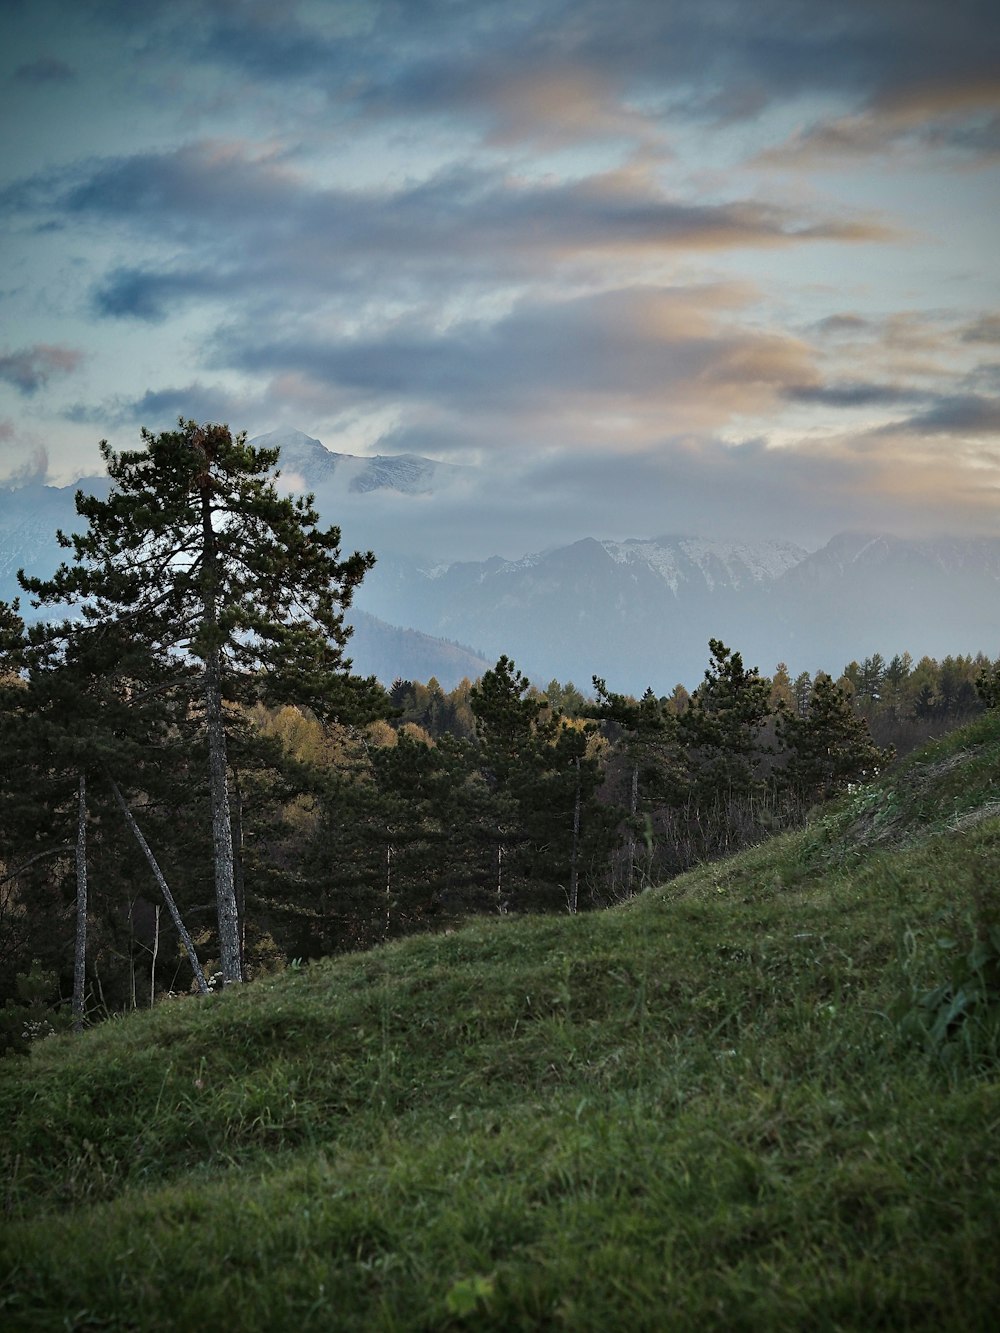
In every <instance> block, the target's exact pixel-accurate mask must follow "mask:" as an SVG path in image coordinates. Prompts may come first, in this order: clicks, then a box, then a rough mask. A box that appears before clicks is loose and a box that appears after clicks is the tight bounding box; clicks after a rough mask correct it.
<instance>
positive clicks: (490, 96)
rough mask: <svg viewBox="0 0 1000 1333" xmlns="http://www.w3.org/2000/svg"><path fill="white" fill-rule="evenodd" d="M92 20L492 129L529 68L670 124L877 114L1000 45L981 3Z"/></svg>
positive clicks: (249, 13)
mask: <svg viewBox="0 0 1000 1333" xmlns="http://www.w3.org/2000/svg"><path fill="white" fill-rule="evenodd" d="M93 12H94V13H95V14H97V15H98V16H100V17H103V18H105V19H107V20H109V21H111V22H113V23H115V24H116V25H119V26H121V25H129V26H139V25H140V21H141V28H142V31H143V32H144V33H145V34H146V35H148V34H149V30H150V28H151V27H155V29H156V37H157V40H158V41H159V42H160V43H161V44H164V43H170V44H172V45H174V46H175V47H176V49H177V50H179V51H183V52H185V53H187V54H188V55H189V57H190V58H191V59H192V60H201V61H207V62H211V63H213V64H215V65H224V66H228V67H229V68H231V69H233V70H235V71H238V72H239V73H241V74H243V75H245V76H247V77H251V78H253V79H254V80H255V81H266V82H271V83H281V84H286V85H290V84H300V85H302V84H305V85H309V86H311V87H314V88H319V89H321V90H323V91H324V92H326V93H327V94H328V96H329V98H330V101H331V103H332V104H334V105H336V106H340V107H350V108H353V109H355V110H362V111H364V110H367V111H369V112H370V113H373V114H380V115H393V116H412V115H414V114H418V115H419V114H426V115H429V116H440V115H441V114H442V113H444V114H446V115H452V116H456V115H457V116H467V115H468V114H469V113H470V112H473V113H476V114H478V115H484V114H485V115H486V116H491V115H492V116H493V117H495V118H499V120H500V121H501V122H502V121H503V119H504V117H505V116H506V117H508V118H509V113H510V109H511V100H512V98H513V97H514V96H515V95H516V94H515V90H516V89H517V88H518V87H519V86H523V80H524V77H525V72H527V73H528V75H529V76H530V77H531V78H533V79H535V80H537V81H544V80H545V79H546V78H547V77H557V76H558V75H559V74H560V73H561V72H562V71H564V70H565V69H566V68H567V66H568V65H572V67H573V68H574V69H575V70H577V71H583V72H585V73H587V74H589V75H590V76H592V77H593V78H595V79H596V80H597V81H598V82H602V83H603V84H604V85H605V86H606V87H607V88H608V90H609V96H611V97H612V98H614V99H615V100H616V101H617V102H618V103H619V104H622V103H624V101H625V100H626V99H627V98H629V97H631V98H633V99H634V97H635V95H636V94H637V93H642V92H648V91H649V89H650V88H657V89H660V90H663V89H670V90H672V91H673V92H674V94H675V95H674V96H673V97H672V98H669V99H668V100H667V102H666V103H665V104H664V110H665V111H666V112H668V113H669V115H670V116H671V117H674V118H675V117H677V116H679V115H683V116H687V117H691V116H699V117H705V116H707V117H710V118H716V119H717V118H719V117H720V116H721V117H725V116H729V115H732V114H733V108H734V107H740V108H742V109H743V114H747V110H749V112H750V113H751V114H752V112H753V110H754V109H757V108H760V107H762V106H763V105H764V104H766V103H767V102H769V101H774V100H777V99H780V98H789V97H795V96H798V95H799V94H801V93H814V92H816V91H818V90H819V91H836V92H847V93H848V94H849V95H850V96H852V97H854V98H856V99H857V100H858V101H860V102H867V103H869V104H871V105H874V104H876V103H887V102H890V101H892V100H893V99H895V100H897V101H898V100H899V99H901V98H904V97H907V96H912V95H913V93H914V91H915V90H916V91H922V90H927V89H928V88H934V87H939V86H941V85H942V84H943V85H949V84H951V85H961V84H962V83H964V84H966V85H968V83H969V82H970V81H972V80H975V79H980V78H984V77H988V76H990V75H992V74H995V70H996V62H997V55H998V49H1000V35H998V25H997V23H996V20H995V14H994V6H993V5H992V3H991V2H990V0H952V3H950V4H948V5H947V6H944V5H941V4H940V3H939V2H938V0H879V3H878V4H872V3H870V0H842V3H840V4H838V5H836V6H825V7H824V6H816V5H808V6H806V5H802V6H801V7H795V6H793V7H792V9H791V10H790V9H789V6H788V5H787V2H786V0H756V2H755V3H754V4H753V5H747V4H746V3H744V0H715V2H714V3H712V4H706V3H704V0H672V2H671V3H670V4H651V3H649V0H619V3H617V4H615V5H608V4H607V3H605V2H604V0H573V3H571V4H570V3H567V0H539V2H538V3H536V4H533V5H531V6H521V5H504V6H498V5H496V4H495V3H493V0H478V2H476V0H471V2H470V3H467V4H463V5H462V6H460V7H459V9H458V10H456V8H455V6H454V5H453V4H447V3H443V2H442V3H439V2H436V0H421V3H419V4H402V5H401V4H396V3H388V2H385V0H383V2H381V3H380V2H379V0H369V2H368V3H366V4H364V5H362V6H352V5H342V4H334V3H330V4H326V5H324V6H321V7H309V8H307V7H306V6H304V5H294V4H289V5H285V6H282V7H280V9H279V8H277V7H274V6H271V5H260V4H252V3H243V4H236V5H234V4H232V3H226V0H199V2H198V3H194V0H188V3H183V2H182V0H175V2H174V3H171V4H164V3H155V4H154V3H146V4H144V5H143V6H141V7H131V10H130V7H129V6H128V5H122V4H119V5H112V4H104V5H101V6H98V7H97V8H96V9H94V10H93ZM361 71H363V73H360V72H361ZM692 71H697V80H694V79H693V78H692ZM695 82H696V84H697V86H696V87H692V84H693V83H695Z"/></svg>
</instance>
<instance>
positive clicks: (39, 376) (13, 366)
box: [0, 343, 83, 394]
mask: <svg viewBox="0 0 1000 1333" xmlns="http://www.w3.org/2000/svg"><path fill="white" fill-rule="evenodd" d="M82 360H83V353H82V352H79V351H77V350H76V349H75V348H73V347H56V346H51V345H49V344H46V343H38V344H37V345H36V346H34V347H26V348H24V349H22V350H21V351H17V352H8V353H6V354H0V380H4V381H6V383H8V384H12V385H13V386H14V388H16V389H19V390H20V392H21V393H23V394H33V393H36V392H37V391H38V390H39V389H41V388H43V387H44V386H45V385H46V384H48V382H49V380H50V379H51V378H52V376H53V375H68V374H70V373H71V372H72V371H74V370H76V368H77V366H79V364H80V362H81V361H82Z"/></svg>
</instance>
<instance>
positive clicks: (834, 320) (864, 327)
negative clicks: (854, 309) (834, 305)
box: [813, 314, 872, 336]
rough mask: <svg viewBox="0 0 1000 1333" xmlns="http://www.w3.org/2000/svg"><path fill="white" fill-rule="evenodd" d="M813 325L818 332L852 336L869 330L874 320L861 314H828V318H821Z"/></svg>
mask: <svg viewBox="0 0 1000 1333" xmlns="http://www.w3.org/2000/svg"><path fill="white" fill-rule="evenodd" d="M813 327H814V329H815V331H816V332H817V333H821V334H827V335H833V336H839V335H840V334H846V335H849V336H850V335H853V334H857V333H866V332H868V330H869V329H871V327H872V322H871V320H869V319H864V318H862V316H861V315H850V314H844V315H828V316H827V317H826V319H821V320H819V321H818V322H817V323H816V324H815V325H813Z"/></svg>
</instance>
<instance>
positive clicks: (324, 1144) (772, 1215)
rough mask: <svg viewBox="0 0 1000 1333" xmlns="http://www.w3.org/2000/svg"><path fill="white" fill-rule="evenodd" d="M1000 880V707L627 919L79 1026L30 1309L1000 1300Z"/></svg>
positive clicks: (784, 1323)
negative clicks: (999, 1242)
mask: <svg viewBox="0 0 1000 1333" xmlns="http://www.w3.org/2000/svg"><path fill="white" fill-rule="evenodd" d="M998 899H1000V717H998V716H996V715H992V716H988V717H987V718H986V719H984V720H983V721H981V722H980V723H978V724H977V725H976V726H975V727H972V728H969V729H966V730H965V731H963V732H958V733H954V734H952V735H951V736H949V737H948V738H947V739H946V740H944V741H942V742H940V743H938V744H936V745H935V746H932V747H931V748H930V749H928V750H925V751H923V752H922V753H921V754H919V755H918V756H916V757H915V758H913V759H912V760H910V761H909V762H908V763H907V764H906V765H904V766H901V767H900V768H899V769H898V770H897V771H896V772H895V773H894V774H892V775H891V776H890V777H889V778H888V779H887V780H885V781H884V782H882V783H881V784H879V785H876V786H873V787H871V788H867V789H862V790H860V791H858V792H856V793H854V794H853V795H852V796H851V797H849V798H848V799H846V800H845V801H844V802H842V803H841V804H839V805H838V806H836V807H834V808H832V809H829V810H825V811H820V812H818V813H817V815H816V817H815V818H814V820H813V822H812V823H811V824H810V825H809V827H807V828H806V829H804V830H802V831H800V832H797V833H795V834H793V835H788V836H784V837H782V838H780V839H776V840H774V841H773V842H771V843H769V844H767V845H766V846H763V847H758V848H756V849H755V850H754V851H752V852H751V853H749V854H747V855H744V856H742V857H739V858H736V859H734V860H731V861H727V862H722V863H716V864H714V865H709V866H705V867H703V868H701V869H699V870H698V871H696V872H694V873H692V874H689V875H686V876H684V877H683V878H681V879H678V880H676V881H673V882H672V883H671V884H669V885H667V886H665V887H664V888H662V889H660V890H658V891H655V892H651V893H647V894H645V895H644V896H643V897H642V898H640V899H637V900H634V901H632V902H631V903H628V904H626V905H624V906H622V907H621V908H619V909H616V910H613V911H610V912H607V913H603V914H593V915H588V916H581V917H577V918H573V919H566V918H559V919H556V918H534V919H525V918H522V919H509V918H508V919H503V920H497V921H486V922H480V923H477V924H475V925H472V926H470V927H469V928H467V929H465V930H462V931H459V932H457V933H455V934H452V935H447V936H442V937H438V938H427V937H424V938H419V939H410V940H407V941H403V942H400V943H398V944H395V945H392V946H389V947H387V948H384V949H381V950H377V951H375V952H373V953H370V954H365V955H356V956H352V957H348V958H341V959H336V960H330V961H327V962H324V963H320V964H316V965H313V966H309V967H299V968H295V967H293V968H291V969H289V970H288V971H287V972H285V973H284V974H282V975H279V976H275V977H272V978H267V979H264V980H262V981H259V982H257V983H254V984H252V985H249V986H246V987H244V988H243V989H241V990H239V991H235V992H229V993H226V994H222V995H218V996H212V997H208V998H207V999H206V1000H204V1001H197V1000H194V999H185V1000H178V1001H174V1002H170V1003H165V1004H163V1005H161V1006H160V1007H159V1008H158V1009H157V1010H156V1011H155V1012H152V1013H148V1014H136V1015H134V1016H132V1017H130V1018H128V1019H126V1020H124V1021H118V1022H111V1023H107V1024H105V1025H104V1026H102V1027H100V1028H98V1029H96V1030H94V1031H92V1032H90V1033H89V1034H87V1035H86V1036H85V1037H83V1038H80V1039H76V1040H72V1039H70V1038H68V1037H59V1038H50V1039H48V1040H46V1041H44V1042H42V1043H40V1044H39V1045H38V1046H37V1047H36V1048H35V1050H34V1052H33V1054H32V1057H31V1059H30V1060H27V1061H22V1062H19V1063H15V1062H8V1063H7V1064H6V1065H5V1067H4V1068H3V1069H2V1071H0V1115H2V1116H3V1123H4V1124H5V1125H7V1126H9V1128H8V1130H7V1133H6V1135H5V1141H4V1146H3V1153H4V1157H5V1166H6V1177H7V1186H6V1194H5V1213H4V1219H5V1220H4V1224H3V1232H2V1240H0V1275H2V1277H0V1280H2V1288H0V1290H2V1293H3V1294H2V1296H0V1309H2V1312H3V1315H4V1317H5V1319H6V1327H9V1328H26V1329H28V1328H30V1329H56V1328H59V1329H62V1328H71V1329H91V1328H92V1329H97V1328H100V1329H142V1330H147V1329H148V1330H156V1329H164V1330H167V1329H189V1328H192V1327H195V1326H196V1325H197V1326H208V1325H212V1324H214V1325H215V1326H217V1327H221V1328H228V1329H241V1330H243V1329H246V1330H256V1329H261V1330H264V1329H267V1330H274V1329H278V1330H281V1329H296V1330H300V1329H301V1330H311V1329H328V1328H337V1329H394V1330H403V1329H414V1330H415V1329H424V1330H427V1329H439V1328H441V1329H443V1328H460V1327H463V1326H466V1327H475V1328H476V1329H497V1330H499V1329H536V1328H570V1329H583V1330H589V1329H593V1330H598V1329H601V1330H606V1329H609V1328H622V1327H628V1328H632V1329H640V1330H641V1329H649V1330H653V1329H663V1328H673V1327H677V1328H698V1329H727V1330H728V1329H759V1328H767V1329H786V1328H787V1329H799V1328H804V1327H814V1328H818V1329H849V1328H873V1327H880V1328H907V1329H917V1328H927V1329H942V1328H963V1329H977V1328H986V1327H988V1326H991V1323H992V1318H993V1315H994V1314H995V1309H996V1308H997V1303H998V1301H1000V1273H998V1270H997V1267H996V1264H995V1258H996V1235H997V1223H998V1205H997V1199H998V1197H1000V1160H998V1153H997V1127H998V1123H1000V1085H998V1081H997V1068H998V1064H997V1054H998V1050H1000V1043H998V1040H997V1007H996V1004H995V1003H994V1004H993V1005H992V1006H991V1005H990V1004H988V1003H986V1001H987V1000H988V998H989V996H988V995H984V994H981V995H979V996H978V999H977V993H976V989H975V987H976V985H977V984H979V983H982V982H984V981H985V982H989V983H990V984H991V985H992V984H995V981H996V978H995V975H994V973H995V967H996V952H997V951H996V945H997V944H998V943H1000V939H997V938H996V936H994V940H993V944H992V945H990V944H989V942H988V937H987V934H986V933H985V932H986V931H987V929H988V927H989V925H990V922H991V921H992V922H993V923H994V930H995V929H996V921H997V918H998V915H1000V901H998ZM977 936H978V937H979V940H980V944H979V948H978V952H977V953H975V955H974V957H973V959H972V966H971V967H970V965H969V964H968V962H967V957H968V954H969V951H970V948H971V946H972V944H973V941H974V938H976V937H977ZM991 969H994V972H993V973H991ZM963 972H964V974H965V975H964V976H960V975H958V974H961V973H963ZM952 973H955V974H956V976H955V979H954V982H953V984H951V985H950V986H949V981H948V979H949V976H950V975H951V974H952ZM963 985H964V990H963V989H962V986H963ZM992 994H993V995H994V997H995V994H996V992H995V991H993V992H992ZM963 997H964V998H963ZM942 1016H944V1017H945V1018H946V1019H947V1021H946V1022H945V1023H944V1024H942V1023H941V1022H940V1020H941V1018H942Z"/></svg>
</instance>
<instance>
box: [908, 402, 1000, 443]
mask: <svg viewBox="0 0 1000 1333" xmlns="http://www.w3.org/2000/svg"><path fill="white" fill-rule="evenodd" d="M901 431H905V432H910V433H913V434H917V435H960V436H968V435H996V434H1000V398H985V397H982V396H981V395H978V394H942V395H940V396H939V397H938V399H937V401H936V402H935V403H934V405H933V406H932V407H930V408H928V410H927V411H926V412H921V413H918V414H917V415H916V416H912V417H909V418H908V419H907V420H906V421H903V422H893V423H891V424H890V425H887V426H883V427H882V433H884V434H898V433H900V432H901Z"/></svg>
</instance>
